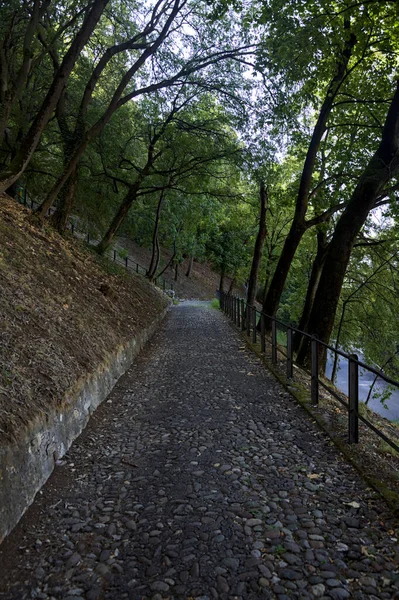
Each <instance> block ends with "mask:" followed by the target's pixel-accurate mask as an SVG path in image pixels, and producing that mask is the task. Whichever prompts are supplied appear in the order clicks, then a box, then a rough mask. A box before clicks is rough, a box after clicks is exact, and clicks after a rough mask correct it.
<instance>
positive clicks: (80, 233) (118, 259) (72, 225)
mask: <svg viewBox="0 0 399 600" xmlns="http://www.w3.org/2000/svg"><path fill="white" fill-rule="evenodd" d="M16 200H17V201H18V202H20V203H21V204H23V205H24V206H26V207H27V208H30V209H32V210H35V209H36V208H37V207H38V206H39V204H38V203H37V202H35V201H34V200H33V199H32V198H31V197H30V195H29V194H28V193H27V190H26V188H21V189H20V190H19V192H18V195H17V198H16ZM55 210H56V209H55V208H54V207H51V208H50V210H49V215H52V214H54V212H55ZM67 229H69V230H70V232H71V233H72V235H73V236H74V237H76V238H79V239H84V240H85V241H86V242H87V244H91V245H94V244H97V243H98V242H99V241H100V240H99V239H98V238H97V237H95V236H94V235H93V234H92V235H90V232H89V231H86V230H85V229H80V228H79V227H78V225H77V224H76V222H75V220H74V217H70V218H69V221H68V224H67ZM107 256H108V258H110V259H111V260H113V261H114V262H115V263H116V264H119V265H121V266H123V267H124V268H125V269H126V270H127V271H129V272H130V273H133V272H134V273H138V274H139V275H144V276H146V275H147V269H146V268H145V267H143V265H140V264H139V263H137V262H136V261H134V260H133V259H132V258H131V257H130V256H129V255H128V254H127V255H124V256H121V255H120V254H119V252H118V250H117V249H116V248H111V249H110V250H109V251H108V252H107ZM152 281H153V283H154V284H155V285H156V286H157V287H159V288H161V289H162V290H163V291H164V292H165V293H166V292H168V291H170V292H173V293H174V291H175V290H174V285H173V282H172V283H169V282H168V281H166V279H164V277H155V278H154V279H153V280H152Z"/></svg>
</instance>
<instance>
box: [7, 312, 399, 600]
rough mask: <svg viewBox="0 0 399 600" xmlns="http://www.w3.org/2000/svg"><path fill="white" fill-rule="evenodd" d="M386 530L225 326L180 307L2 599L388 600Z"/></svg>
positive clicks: (16, 539) (26, 533) (107, 414)
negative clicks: (276, 599) (274, 599)
mask: <svg viewBox="0 0 399 600" xmlns="http://www.w3.org/2000/svg"><path fill="white" fill-rule="evenodd" d="M394 527H395V524H394V520H393V518H392V517H391V518H390V516H389V512H388V510H387V508H386V507H385V505H384V504H383V503H382V502H381V501H380V500H379V499H378V498H376V496H375V494H374V493H373V492H371V491H370V490H369V489H367V488H366V486H365V485H364V484H363V483H362V482H361V480H360V479H359V478H358V476H357V474H356V473H355V472H354V471H353V470H352V468H351V467H350V466H348V465H347V464H346V463H345V462H344V461H343V459H342V458H341V457H340V455H339V454H338V452H337V451H336V450H335V448H334V447H333V446H332V445H331V443H330V442H329V441H328V440H327V439H326V438H325V436H324V435H323V434H322V433H320V432H319V431H318V429H317V427H316V426H315V425H314V424H313V423H312V422H311V421H310V420H309V417H308V416H307V415H306V414H305V413H304V412H303V411H302V409H301V408H299V407H298V406H297V404H296V403H295V401H294V400H293V399H291V397H290V396H289V395H288V394H287V393H286V392H285V391H284V390H283V388H282V387H280V385H279V384H277V383H276V382H275V381H274V379H273V378H272V377H271V376H270V375H269V374H268V373H267V372H266V371H265V369H264V367H262V366H261V364H260V363H259V362H258V359H257V358H256V357H254V356H252V355H251V354H250V353H249V352H248V351H247V350H246V349H245V348H244V345H243V343H242V341H241V338H240V337H239V334H238V333H236V332H235V331H234V330H233V328H232V326H231V325H230V324H229V323H228V322H227V321H226V319H225V317H224V316H223V315H222V314H221V313H219V312H217V311H216V310H214V309H211V308H210V307H208V306H205V305H201V304H195V303H185V304H183V305H180V306H179V307H175V308H173V310H172V313H171V315H170V317H169V318H168V321H167V323H166V326H165V328H164V329H163V331H161V332H160V333H159V334H158V336H157V337H156V338H155V339H154V340H153V341H152V343H151V344H150V345H149V346H148V347H147V348H146V350H145V351H144V352H143V354H142V355H141V356H140V358H139V359H138V360H137V361H136V363H135V364H134V365H133V367H132V368H131V370H130V371H129V373H128V375H127V376H125V377H124V378H123V379H122V380H121V381H120V382H119V384H118V386H117V388H116V389H115V391H114V393H113V394H112V395H111V396H110V398H109V400H108V401H107V402H106V403H104V405H103V406H102V407H100V408H99V409H98V411H97V412H96V414H95V415H94V417H93V419H92V422H91V423H90V425H89V427H88V428H87V429H86V431H85V432H84V434H83V435H82V436H81V437H80V438H79V439H78V440H77V441H76V443H75V444H74V446H73V448H72V449H71V450H70V452H69V454H68V457H67V459H66V464H65V465H64V466H59V467H57V468H56V471H55V473H54V475H53V476H52V478H51V479H50V480H49V482H48V484H47V485H46V486H45V488H44V489H43V491H42V493H41V494H39V495H38V498H37V500H36V502H35V504H34V505H33V507H32V508H31V509H30V510H29V511H28V513H27V514H26V516H25V517H24V519H23V520H22V522H21V523H20V525H19V526H18V528H17V529H16V530H15V532H14V534H13V535H11V536H10V538H9V539H8V540H7V541H6V542H5V544H3V546H2V549H1V552H0V573H1V576H0V590H1V593H0V597H1V598H3V599H5V598H6V599H11V598H12V599H18V600H22V599H24V598H43V599H49V598H63V599H64V600H81V599H82V598H85V599H87V600H95V599H97V598H99V599H106V600H111V599H112V600H122V599H124V598H131V599H137V600H139V599H147V598H152V599H154V600H161V599H162V598H170V599H173V598H178V599H180V598H182V599H183V598H184V599H189V598H197V599H198V600H200V599H202V600H205V599H208V598H209V599H212V598H215V599H217V598H221V599H228V598H238V599H239V598H242V599H244V600H246V599H252V598H278V599H279V600H288V599H292V598H300V599H305V598H323V599H325V600H327V599H329V600H331V599H332V600H345V599H346V598H354V599H358V600H361V599H364V598H367V599H375V598H386V599H387V600H391V599H392V598H399V575H398V555H399V553H398V542H397V539H396V536H397V534H398V532H397V531H395V529H394Z"/></svg>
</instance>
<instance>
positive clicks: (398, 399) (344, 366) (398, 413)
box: [326, 353, 399, 421]
mask: <svg viewBox="0 0 399 600" xmlns="http://www.w3.org/2000/svg"><path fill="white" fill-rule="evenodd" d="M359 360H363V359H362V356H361V355H360V354H359ZM332 367H333V356H332V353H329V355H328V358H327V366H326V376H327V377H330V376H331V372H332ZM373 381H374V374H373V373H370V371H364V370H363V369H359V400H363V401H365V400H366V398H367V394H368V393H369V390H370V386H371V385H372V383H373ZM335 385H336V387H337V388H338V389H339V390H341V392H343V393H344V394H346V395H348V361H347V359H346V358H342V357H340V359H339V370H338V373H337V377H336V380H335ZM387 387H388V385H387V384H386V383H385V381H382V380H380V379H377V382H376V384H375V386H374V388H373V392H372V395H373V396H374V394H379V393H381V392H383V391H384V390H386V389H387ZM385 405H386V407H387V408H384V406H383V405H382V404H381V402H380V400H379V398H373V397H372V398H370V400H369V403H368V405H367V406H368V407H369V408H370V409H371V410H373V411H374V412H376V413H378V414H379V415H381V416H383V417H385V418H386V419H389V420H390V421H396V420H399V389H398V388H395V389H394V390H393V391H392V394H391V396H390V398H388V400H387V401H386V402H385Z"/></svg>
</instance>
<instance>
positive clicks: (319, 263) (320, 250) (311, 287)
mask: <svg viewBox="0 0 399 600" xmlns="http://www.w3.org/2000/svg"><path fill="white" fill-rule="evenodd" d="M327 249H328V242H327V234H326V233H325V232H324V231H322V230H321V229H319V231H318V232H317V252H316V256H315V259H314V261H313V265H312V272H311V274H310V279H309V284H308V289H307V292H306V299H305V304H304V306H303V310H302V316H301V318H300V321H299V325H298V329H300V330H301V331H305V329H306V327H307V324H308V321H309V317H310V311H311V310H312V306H313V302H314V298H315V295H316V291H317V286H318V285H319V281H320V277H321V272H322V270H323V265H324V261H325V259H326V255H327ZM301 339H302V336H301V335H300V334H298V333H295V335H294V340H293V350H294V352H295V353H296V352H298V350H299V347H300V343H301Z"/></svg>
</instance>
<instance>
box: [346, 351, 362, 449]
mask: <svg viewBox="0 0 399 600" xmlns="http://www.w3.org/2000/svg"><path fill="white" fill-rule="evenodd" d="M357 361H358V356H357V355H356V354H351V355H350V358H349V369H348V373H349V381H348V390H349V412H348V429H349V443H350V444H357V443H358V442H359V417H358V414H359V364H358V363H357Z"/></svg>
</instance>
